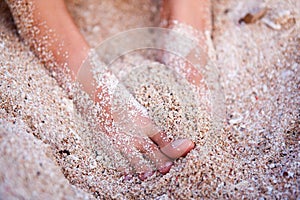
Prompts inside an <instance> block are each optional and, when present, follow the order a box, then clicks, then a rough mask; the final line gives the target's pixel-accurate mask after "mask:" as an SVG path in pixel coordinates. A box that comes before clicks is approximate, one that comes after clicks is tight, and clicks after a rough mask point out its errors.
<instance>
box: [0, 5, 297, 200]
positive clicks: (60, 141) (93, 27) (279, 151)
mask: <svg viewBox="0 0 300 200" xmlns="http://www.w3.org/2000/svg"><path fill="white" fill-rule="evenodd" d="M67 3H68V7H69V9H70V12H71V13H72V15H73V17H74V18H75V21H76V23H77V25H78V26H79V27H80V29H81V31H82V33H83V34H84V35H85V37H86V38H87V40H88V42H89V43H90V45H91V46H94V47H95V46H97V45H98V42H99V41H100V39H101V38H102V39H103V38H107V37H109V36H111V35H113V34H116V33H119V32H120V31H124V30H127V29H130V28H137V27H145V26H157V25H158V17H159V16H158V14H157V12H158V4H156V3H154V1H150V0H149V1H145V2H144V4H143V6H142V8H140V6H139V5H140V3H139V1H136V0H128V1H114V2H112V1H109V0H106V1H102V2H101V3H98V1H96V0H89V1H83V0H76V1H71V0H69V1H67ZM1 7H2V8H1V9H0V10H1V13H0V15H1V16H0V30H1V34H0V52H1V53H0V66H1V67H0V80H1V82H0V99H1V109H0V112H1V119H0V155H1V156H0V169H1V170H0V196H1V198H4V199H13V198H17V199H20V198H25V199H29V198H47V199H51V198H53V199H57V198H66V199H82V198H87V199H92V198H101V199H110V198H111V199H120V198H123V199H140V198H147V199H191V198H194V199H197V198H218V199H220V198H230V199H232V198H234V199H240V198H270V199H273V198H290V199H297V198H299V196H300V191H299V187H300V174H299V167H300V166H299V163H300V157H299V152H300V149H299V148H300V146H299V144H300V134H299V130H300V119H299V116H300V110H299V108H300V92H299V84H300V79H299V77H300V37H299V33H300V13H299V10H297V8H299V7H300V3H299V1H297V0H294V1H285V2H283V1H279V0H272V1H251V2H240V1H234V0H227V1H222V2H221V1H214V3H213V11H214V12H213V16H214V26H213V33H212V35H213V39H212V42H213V43H212V44H213V45H212V46H210V49H209V50H210V54H211V58H210V59H211V60H212V61H213V62H214V63H215V65H216V66H217V68H218V70H219V73H220V84H221V86H222V89H223V92H224V97H225V98H224V99H225V108H226V113H225V116H224V119H223V127H222V129H221V130H215V131H214V130H212V129H211V125H210V123H212V120H213V119H209V118H206V117H203V118H201V119H205V120H202V121H201V120H200V121H201V122H202V123H201V124H198V126H201V125H202V126H203V127H202V128H200V130H201V131H199V132H198V133H193V131H195V130H199V129H198V127H197V128H195V124H193V122H194V121H197V119H199V118H200V116H199V115H200V114H203V112H200V111H199V113H197V112H196V113H197V114H195V112H194V110H193V109H191V107H186V108H189V109H190V110H188V109H187V110H188V113H187V115H183V114H182V113H184V112H185V111H186V110H184V108H185V107H183V106H182V104H180V101H179V100H180V98H182V97H180V95H181V94H178V95H179V96H177V97H176V96H175V97H171V96H170V95H168V94H169V93H167V92H166V90H168V89H169V88H170V87H169V86H168V85H166V86H165V87H162V88H159V89H157V88H156V90H153V88H149V89H148V91H145V90H143V88H142V87H140V88H139V86H141V85H140V84H139V83H137V82H134V81H132V82H130V80H132V79H130V76H129V77H127V78H128V80H127V83H129V86H130V87H131V91H133V92H136V96H137V98H138V99H139V100H140V101H141V103H142V104H144V105H148V107H147V108H148V109H149V112H150V113H152V115H153V117H154V120H155V121H156V123H158V124H161V126H163V127H165V128H166V129H169V130H170V131H173V132H174V133H176V134H177V135H176V137H184V136H191V137H192V138H193V139H194V140H195V141H196V148H195V149H194V150H193V151H192V152H190V153H189V154H188V155H187V157H186V158H181V159H179V160H177V161H175V164H174V166H173V167H172V169H171V171H170V172H169V173H168V174H166V175H164V176H162V175H160V174H156V175H154V176H152V177H151V178H149V179H147V180H146V181H140V180H139V179H138V178H137V177H133V179H132V180H129V181H124V177H123V176H122V174H121V173H119V172H117V171H116V170H114V169H112V168H111V167H109V166H108V165H106V164H104V163H105V162H103V159H102V158H99V155H98V154H99V152H97V150H98V149H97V144H103V141H102V140H101V137H100V136H99V135H97V134H96V135H95V134H94V132H91V131H90V129H89V124H88V122H86V121H85V120H84V119H83V118H82V116H80V115H79V114H78V113H77V112H76V109H75V106H74V105H73V102H72V100H70V99H69V97H68V96H67V94H66V92H65V91H64V90H63V89H62V88H61V87H60V86H59V85H58V84H57V82H56V80H55V79H54V78H53V77H52V75H51V73H49V72H48V71H47V70H46V69H45V68H44V67H43V65H42V64H41V63H40V62H39V60H38V59H37V58H36V57H35V56H34V54H33V53H32V52H31V51H30V49H29V47H28V46H26V44H24V43H23V42H22V40H21V39H20V38H19V37H18V35H17V33H16V29H15V27H14V25H13V23H12V21H11V19H10V17H9V11H8V10H7V9H6V8H5V7H4V6H2V5H1ZM262 8H267V13H266V14H265V16H263V18H262V19H259V20H258V21H256V22H255V23H250V24H245V23H241V24H240V23H239V20H240V19H241V18H243V17H244V16H245V15H246V14H247V13H255V12H256V11H257V10H259V9H262ZM100 13H101V18H100V17H98V16H99V15H100ZM120 62H121V64H123V65H125V66H126V65H130V64H135V65H138V64H139V65H142V64H145V63H147V62H148V61H147V60H146V59H144V60H143V59H141V57H140V56H137V55H133V56H129V57H128V58H127V57H126V58H124V59H123V60H121V61H120ZM118 64H120V63H118ZM148 65H149V64H148ZM164 73H167V72H164V71H161V74H160V75H161V76H163V75H164ZM149 74H150V73H149ZM143 79H147V77H143ZM148 79H149V80H153V79H152V78H151V76H150V75H149V77H148ZM168 81H169V82H170V85H172V81H173V82H176V80H173V79H172V78H170V80H168ZM147 92H150V93H151V94H155V95H153V98H151V100H150V102H147V100H146V99H145V98H143V97H144V96H145V95H146V94H147ZM174 99H175V100H178V99H179V100H178V102H177V103H178V105H179V106H178V107H179V108H180V109H181V110H180V109H179V110H180V111H176V112H173V111H172V109H173V108H172V106H174V105H175V104H176V101H175V100H174ZM191 99H192V98H191ZM172 100H173V102H172ZM174 101H175V104H174ZM151 102H152V103H151ZM157 102H158V103H160V104H161V103H162V102H164V103H165V106H164V107H162V108H161V109H159V111H157V106H156V105H157ZM170 102H172V103H170ZM193 106H194V107H197V106H198V105H197V104H195V105H192V108H193ZM173 110H174V109H173ZM171 111H172V112H173V113H172V112H171ZM176 117H177V118H176ZM166 118H167V120H165V119H166ZM190 118H193V119H195V120H194V121H193V120H191V119H190ZM172 120H179V121H180V122H181V123H182V126H181V129H180V130H185V131H183V132H181V131H180V130H176V127H172V126H171V124H172ZM198 121H199V120H198ZM203 123H204V124H203ZM191 133H193V134H191ZM98 142H99V143H98ZM101 142H102V143H101ZM99 146H100V145H99ZM110 162H111V161H110Z"/></svg>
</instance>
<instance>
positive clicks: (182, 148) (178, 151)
mask: <svg viewBox="0 0 300 200" xmlns="http://www.w3.org/2000/svg"><path fill="white" fill-rule="evenodd" d="M194 147H195V143H194V142H193V141H191V140H189V139H178V140H175V141H173V142H170V143H169V144H167V145H166V146H164V147H163V148H161V152H163V153H164V154H165V155H166V156H168V157H169V158H171V159H177V158H180V157H183V156H185V155H186V154H188V153H189V152H190V151H191V150H192V149H193V148H194Z"/></svg>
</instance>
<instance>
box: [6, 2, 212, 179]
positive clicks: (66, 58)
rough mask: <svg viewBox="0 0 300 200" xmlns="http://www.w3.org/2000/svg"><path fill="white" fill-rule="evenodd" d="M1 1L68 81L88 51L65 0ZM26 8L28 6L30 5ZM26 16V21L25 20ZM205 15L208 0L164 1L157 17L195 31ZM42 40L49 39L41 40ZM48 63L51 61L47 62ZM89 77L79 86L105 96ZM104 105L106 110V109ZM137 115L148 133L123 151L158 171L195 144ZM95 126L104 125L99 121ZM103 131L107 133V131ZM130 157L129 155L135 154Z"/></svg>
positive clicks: (204, 26)
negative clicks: (137, 152)
mask: <svg viewBox="0 0 300 200" xmlns="http://www.w3.org/2000/svg"><path fill="white" fill-rule="evenodd" d="M6 1H7V3H8V5H9V7H10V9H11V12H12V14H13V17H14V20H15V23H16V25H17V27H18V30H19V33H20V35H21V37H22V38H23V39H24V40H25V41H26V42H28V43H29V44H30V45H31V46H32V47H33V50H34V52H35V54H36V55H37V56H38V57H39V58H40V59H41V60H43V61H44V62H45V65H46V67H47V68H49V69H51V70H53V68H54V69H64V68H65V67H66V66H67V69H68V70H63V71H64V73H66V75H69V76H71V78H72V80H75V76H76V74H77V73H78V70H79V68H80V66H81V64H82V62H83V61H84V59H86V57H87V55H88V53H89V51H90V47H89V45H88V44H87V42H86V40H85V39H84V37H83V36H82V35H81V33H80V31H79V30H78V28H77V27H76V25H75V23H74V22H73V20H72V18H71V17H70V15H69V13H68V11H67V8H66V6H65V3H64V1H63V0H49V1H47V0H6ZM20 5H21V6H20ZM30 7H32V8H33V10H30V9H29V8H30ZM29 16H30V18H31V20H28V19H29ZM210 17H211V16H210V0H164V1H163V5H162V11H161V18H162V19H166V20H177V21H179V22H182V23H186V24H188V25H191V26H192V27H194V28H195V29H197V30H199V31H200V32H204V31H205V30H210V29H211V23H210ZM29 25H30V26H29ZM33 30H35V31H33ZM36 30H38V31H36ZM49 30H51V31H49ZM45 40H47V41H48V42H47V43H43V41H45ZM200 43H201V44H200V45H204V41H200ZM48 54H51V55H52V57H51V58H48V57H47V56H46V55H48ZM50 63H52V65H53V66H50V65H51V64H50ZM47 65H49V66H47ZM171 67H172V66H171ZM187 67H188V66H187ZM199 77H201V76H200V75H199V74H197V73H191V74H188V75H187V76H186V78H187V79H189V81H190V82H192V83H198V82H199V81H198V79H199ZM58 81H59V80H58ZM90 82H91V81H89V79H87V80H82V81H81V83H82V84H83V85H84V86H85V85H86V87H84V89H85V91H86V92H87V93H88V94H90V95H91V96H92V93H93V91H97V92H99V93H100V94H101V96H102V97H106V96H107V95H108V94H107V91H106V90H105V89H103V88H97V89H96V88H93V87H92V86H91V85H89V83H90ZM94 100H95V101H98V102H100V103H101V101H102V99H101V98H95V99H94ZM107 107H109V105H107ZM105 109H106V110H109V109H108V108H105ZM111 116H112V114H111V113H110V115H109V117H107V118H105V119H104V120H112V117H111ZM137 117H138V118H139V117H140V119H143V121H145V120H146V121H148V124H150V126H149V127H147V130H145V132H147V133H145V135H148V136H149V138H134V139H133V140H132V144H131V145H130V147H127V148H126V149H127V152H123V153H127V154H130V152H131V151H130V148H137V149H138V150H140V151H141V152H142V153H144V154H145V155H146V156H147V157H148V158H149V159H150V160H152V161H153V163H155V166H156V169H157V170H158V171H159V172H160V173H162V174H165V173H167V172H168V171H169V170H170V168H171V166H172V161H173V160H174V159H177V158H179V157H182V156H184V155H186V154H187V153H188V152H189V151H190V150H191V149H193V148H194V146H195V145H194V143H193V142H192V141H191V140H189V139H179V140H176V141H169V139H167V137H166V133H164V132H163V131H161V129H160V128H158V127H156V125H155V124H154V123H153V122H152V121H151V119H150V118H149V117H145V116H143V117H142V116H141V115H139V114H138V116H137ZM102 121H103V119H102ZM133 123H135V122H133ZM136 123H138V122H136ZM99 125H100V126H103V125H102V124H99ZM107 134H108V135H111V134H112V133H107ZM114 134H115V133H114ZM118 134H119V133H118ZM176 144H177V146H176ZM124 145H125V144H124ZM121 146H122V145H121ZM146 146H147V148H146ZM130 157H131V158H132V157H134V155H132V156H130ZM129 161H130V162H131V164H132V166H133V168H135V169H136V171H137V172H138V173H139V177H140V178H141V179H142V180H143V179H145V178H147V177H149V176H151V175H152V174H153V169H152V168H151V167H149V166H143V165H140V164H139V160H138V158H137V157H136V158H135V157H134V159H132V160H129Z"/></svg>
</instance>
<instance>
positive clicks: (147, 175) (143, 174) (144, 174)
mask: <svg viewBox="0 0 300 200" xmlns="http://www.w3.org/2000/svg"><path fill="white" fill-rule="evenodd" d="M153 174H154V172H153V171H149V172H145V173H141V174H139V175H138V177H139V179H140V180H142V181H144V180H146V179H147V178H149V177H150V176H152V175H153Z"/></svg>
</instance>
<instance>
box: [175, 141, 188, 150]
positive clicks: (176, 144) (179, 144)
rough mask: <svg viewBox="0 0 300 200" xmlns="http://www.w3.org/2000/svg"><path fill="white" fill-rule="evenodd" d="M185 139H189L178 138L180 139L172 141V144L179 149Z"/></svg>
mask: <svg viewBox="0 0 300 200" xmlns="http://www.w3.org/2000/svg"><path fill="white" fill-rule="evenodd" d="M185 141H187V140H186V139H178V140H175V141H174V142H172V143H171V145H172V147H173V148H174V149H178V148H180V146H181V145H182V144H183V143H184V142H185Z"/></svg>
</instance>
